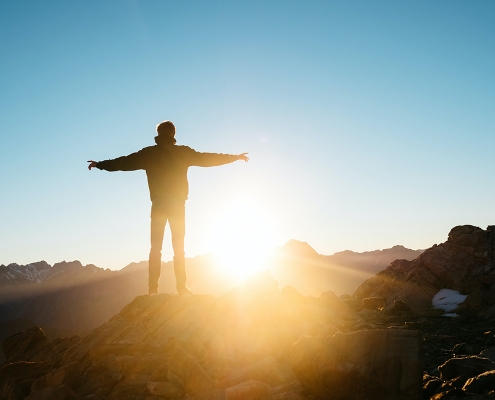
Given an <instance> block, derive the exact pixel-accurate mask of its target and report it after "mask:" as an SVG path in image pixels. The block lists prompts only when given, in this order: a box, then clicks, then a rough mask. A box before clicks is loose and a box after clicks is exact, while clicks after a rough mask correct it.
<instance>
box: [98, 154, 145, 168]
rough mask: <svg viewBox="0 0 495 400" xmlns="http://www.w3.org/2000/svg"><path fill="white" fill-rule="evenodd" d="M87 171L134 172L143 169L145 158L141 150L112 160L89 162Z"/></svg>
mask: <svg viewBox="0 0 495 400" xmlns="http://www.w3.org/2000/svg"><path fill="white" fill-rule="evenodd" d="M88 162H89V165H88V169H89V170H90V171H91V168H98V169H104V170H105V171H136V170H138V169H144V168H145V162H146V156H145V154H143V150H140V151H138V152H136V153H132V154H129V155H128V156H122V157H119V158H115V159H113V160H105V161H93V160H89V161H88Z"/></svg>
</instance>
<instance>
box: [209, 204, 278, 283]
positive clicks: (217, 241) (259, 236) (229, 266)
mask: <svg viewBox="0 0 495 400" xmlns="http://www.w3.org/2000/svg"><path fill="white" fill-rule="evenodd" d="M211 246H212V248H213V250H214V252H215V253H216V254H217V256H218V262H219V264H220V267H221V268H222V269H224V271H225V272H226V274H228V275H229V277H230V278H231V279H233V280H235V281H237V282H242V281H244V280H246V279H247V278H248V277H249V276H251V275H253V274H255V273H256V272H258V271H260V270H262V269H265V268H266V267H267V256H268V253H269V251H270V250H271V249H273V247H275V246H276V236H275V233H274V229H273V224H272V223H270V220H269V218H268V217H267V216H266V215H264V214H263V213H262V212H261V211H260V209H259V208H257V207H255V206H253V205H252V204H250V203H247V202H241V203H237V204H236V205H234V206H232V207H231V208H229V209H227V210H225V211H224V212H223V213H222V214H221V215H220V217H219V218H218V219H217V220H216V221H215V224H214V227H213V230H212V235H211Z"/></svg>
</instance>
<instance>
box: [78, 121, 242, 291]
mask: <svg viewBox="0 0 495 400" xmlns="http://www.w3.org/2000/svg"><path fill="white" fill-rule="evenodd" d="M156 131H157V133H158V136H156V137H155V142H156V145H155V146H150V147H145V148H144V149H141V150H139V151H138V152H136V153H132V154H129V155H128V156H123V157H119V158H116V159H114V160H105V161H99V162H96V161H92V160H90V161H88V162H89V163H90V164H89V165H88V169H89V170H91V168H94V167H96V168H98V169H104V170H105V171H135V170H138V169H144V170H145V171H146V176H147V178H148V187H149V189H150V198H151V249H150V256H149V281H148V284H149V289H148V294H150V295H154V294H158V280H159V278H160V267H161V257H162V244H163V234H164V230H165V225H166V224H167V221H168V222H169V224H170V230H171V232H172V247H173V249H174V271H175V280H176V285H177V292H178V294H179V296H182V295H190V294H192V292H191V291H190V290H189V288H188V287H187V286H186V266H185V255H184V236H185V202H186V200H187V194H188V191H189V187H188V182H187V169H188V168H189V167H191V166H198V167H213V166H217V165H223V164H229V163H231V162H234V161H236V160H244V161H246V162H247V161H248V160H249V158H248V157H247V156H246V154H247V153H242V154H238V155H232V154H217V153H200V152H197V151H195V150H193V149H191V148H190V147H187V146H177V145H176V144H175V143H176V140H175V126H174V124H173V123H172V122H171V121H163V122H161V123H159V124H158V125H157V126H156Z"/></svg>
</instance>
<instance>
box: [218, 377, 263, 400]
mask: <svg viewBox="0 0 495 400" xmlns="http://www.w3.org/2000/svg"><path fill="white" fill-rule="evenodd" d="M271 398H272V388H271V386H270V385H267V384H266V383H263V382H260V381H255V380H249V381H246V382H242V383H239V384H238V385H235V386H232V387H230V388H228V389H225V400H245V399H253V400H265V399H271Z"/></svg>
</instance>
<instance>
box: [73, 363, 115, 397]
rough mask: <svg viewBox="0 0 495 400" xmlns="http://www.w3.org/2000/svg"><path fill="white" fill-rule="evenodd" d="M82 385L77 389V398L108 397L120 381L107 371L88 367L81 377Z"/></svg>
mask: <svg viewBox="0 0 495 400" xmlns="http://www.w3.org/2000/svg"><path fill="white" fill-rule="evenodd" d="M82 379H83V382H84V383H83V384H82V385H81V386H79V387H78V388H77V395H78V397H84V396H89V395H96V396H104V397H106V396H108V394H109V393H110V392H111V391H112V390H113V388H114V387H115V385H117V383H119V381H120V380H121V379H120V378H117V377H115V376H114V374H113V373H111V372H110V371H109V370H107V369H105V368H101V367H90V368H88V369H87V370H86V371H85V372H84V373H83V375H82Z"/></svg>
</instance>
